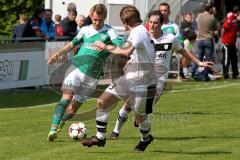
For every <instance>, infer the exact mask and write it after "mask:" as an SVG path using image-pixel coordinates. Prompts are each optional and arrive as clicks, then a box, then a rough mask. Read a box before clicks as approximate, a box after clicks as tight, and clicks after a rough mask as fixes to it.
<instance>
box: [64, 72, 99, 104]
mask: <svg viewBox="0 0 240 160" xmlns="http://www.w3.org/2000/svg"><path fill="white" fill-rule="evenodd" d="M69 70H71V71H70V72H69ZM69 70H68V72H67V74H66V75H65V79H64V81H63V85H62V91H63V93H64V92H68V91H69V90H70V91H71V92H72V94H73V99H74V100H76V101H79V102H81V103H83V102H84V101H86V99H87V98H89V96H90V95H91V94H92V93H93V92H94V91H95V89H96V86H97V82H98V80H97V79H93V78H91V77H89V76H87V75H86V74H84V73H82V72H81V71H80V70H79V69H78V68H71V69H69Z"/></svg>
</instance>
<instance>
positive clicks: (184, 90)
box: [0, 83, 240, 111]
mask: <svg viewBox="0 0 240 160" xmlns="http://www.w3.org/2000/svg"><path fill="white" fill-rule="evenodd" d="M238 85H240V83H229V84H223V85H218V86H213V87H209V86H208V87H203V88H196V89H182V90H172V91H170V93H178V92H186V91H200V90H211V89H220V88H225V87H231V86H238ZM92 99H97V98H92ZM51 105H56V103H50V104H43V105H37V106H33V107H19V108H2V109H0V111H2V110H19V109H34V108H42V107H49V106H51Z"/></svg>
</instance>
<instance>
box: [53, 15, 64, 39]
mask: <svg viewBox="0 0 240 160" xmlns="http://www.w3.org/2000/svg"><path fill="white" fill-rule="evenodd" d="M61 20H62V17H61V15H59V14H56V15H55V26H54V30H55V34H56V36H62V35H63V31H62V27H61V25H60V23H61Z"/></svg>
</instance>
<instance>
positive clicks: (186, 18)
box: [181, 12, 194, 40]
mask: <svg viewBox="0 0 240 160" xmlns="http://www.w3.org/2000/svg"><path fill="white" fill-rule="evenodd" d="M189 31H194V27H193V23H192V13H190V12H189V13H186V14H184V15H183V21H182V23H181V33H182V35H183V40H185V39H187V36H188V35H187V34H188V33H189Z"/></svg>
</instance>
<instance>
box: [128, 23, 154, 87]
mask: <svg viewBox="0 0 240 160" xmlns="http://www.w3.org/2000/svg"><path fill="white" fill-rule="evenodd" d="M127 41H128V42H130V43H131V44H132V45H133V47H134V48H135V50H134V51H133V53H132V55H131V59H130V60H129V61H128V62H127V65H126V66H125V69H126V71H125V74H124V77H125V78H126V79H127V80H128V81H129V82H130V83H132V84H134V85H140V84H141V85H145V84H147V85H148V84H153V83H154V84H155V83H156V77H155V72H154V63H155V57H156V54H155V52H154V47H153V43H152V40H151V38H150V35H149V33H148V31H147V30H146V28H145V27H144V26H143V25H139V26H137V27H135V28H133V29H132V31H131V33H130V35H129V37H128V40H127Z"/></svg>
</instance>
